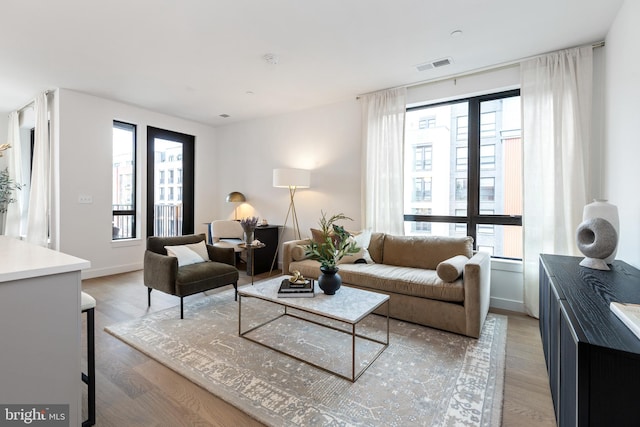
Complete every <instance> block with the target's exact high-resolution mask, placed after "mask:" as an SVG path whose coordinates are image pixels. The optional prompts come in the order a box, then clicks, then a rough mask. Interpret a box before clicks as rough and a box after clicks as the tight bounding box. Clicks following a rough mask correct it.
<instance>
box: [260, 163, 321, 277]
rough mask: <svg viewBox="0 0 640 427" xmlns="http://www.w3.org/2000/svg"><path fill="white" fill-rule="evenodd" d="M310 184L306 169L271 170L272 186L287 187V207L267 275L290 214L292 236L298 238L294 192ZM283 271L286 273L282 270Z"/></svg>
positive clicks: (309, 174) (276, 256)
mask: <svg viewBox="0 0 640 427" xmlns="http://www.w3.org/2000/svg"><path fill="white" fill-rule="evenodd" d="M310 184H311V172H310V171H308V170H306V169H274V170H273V186H274V187H277V188H288V189H289V209H288V210H287V216H286V217H285V219H284V225H283V228H282V233H280V235H279V237H278V248H277V249H278V250H276V253H275V255H274V257H273V261H272V262H271V270H269V276H271V272H272V271H273V267H274V265H275V262H276V259H277V258H278V252H280V251H279V249H280V244H281V243H282V236H283V235H284V232H285V230H286V227H287V221H289V217H290V216H291V222H292V227H293V236H294V238H296V239H298V240H300V239H301V237H300V225H299V224H298V215H297V214H296V205H295V203H294V200H293V199H294V196H295V194H296V190H297V189H298V188H309V187H310ZM283 273H286V272H284V271H283Z"/></svg>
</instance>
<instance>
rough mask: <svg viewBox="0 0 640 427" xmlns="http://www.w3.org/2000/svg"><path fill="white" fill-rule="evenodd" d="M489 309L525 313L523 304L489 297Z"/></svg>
mask: <svg viewBox="0 0 640 427" xmlns="http://www.w3.org/2000/svg"><path fill="white" fill-rule="evenodd" d="M489 307H492V308H499V309H502V310H509V311H515V312H518V313H526V310H525V308H524V302H522V301H516V300H510V299H505V298H494V297H491V302H489Z"/></svg>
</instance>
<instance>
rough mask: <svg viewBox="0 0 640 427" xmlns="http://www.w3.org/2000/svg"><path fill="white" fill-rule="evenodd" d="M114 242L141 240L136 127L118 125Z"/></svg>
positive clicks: (115, 127)
mask: <svg viewBox="0 0 640 427" xmlns="http://www.w3.org/2000/svg"><path fill="white" fill-rule="evenodd" d="M112 154H113V155H112V164H113V167H112V185H111V189H112V202H111V204H112V222H111V228H112V235H111V238H112V239H113V240H119V239H132V238H135V237H136V236H137V231H136V228H137V225H136V224H137V212H136V194H137V192H136V185H137V180H136V125H133V124H129V123H124V122H119V121H114V122H113V141H112Z"/></svg>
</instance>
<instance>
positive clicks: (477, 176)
mask: <svg viewBox="0 0 640 427" xmlns="http://www.w3.org/2000/svg"><path fill="white" fill-rule="evenodd" d="M431 116H434V117H435V121H436V122H437V123H451V126H450V130H446V129H447V128H446V127H444V126H443V127H442V128H439V131H438V132H434V133H433V134H430V136H429V138H430V144H431V145H432V146H433V147H437V153H440V152H441V150H444V151H442V152H444V153H446V152H447V151H446V150H448V153H450V154H449V159H450V160H449V161H448V162H447V160H444V162H443V163H440V157H438V167H437V168H433V170H432V171H430V172H429V174H430V175H431V176H430V177H429V178H430V180H431V181H430V185H429V194H431V192H435V194H437V198H434V201H433V204H432V206H431V207H432V209H433V212H432V213H429V214H427V213H424V212H419V213H418V212H417V211H416V210H415V209H416V208H419V207H420V205H419V203H420V200H419V199H418V198H417V197H416V196H417V194H418V190H419V188H420V183H419V180H418V178H419V177H420V176H419V172H416V167H415V166H416V163H412V162H411V161H412V160H414V159H411V158H410V157H409V155H408V153H413V149H414V147H416V146H418V145H421V141H424V133H420V132H419V131H417V128H418V121H419V120H420V119H423V118H424V117H431ZM520 118H521V113H520V91H519V90H512V91H507V92H500V93H495V94H488V95H481V96H475V97H469V98H465V99H460V100H455V101H447V102H441V103H436V104H431V105H424V106H419V107H409V108H407V114H406V116H405V122H406V125H405V126H406V127H405V142H404V144H405V159H406V160H405V164H406V165H407V167H406V168H405V171H404V177H405V179H404V182H405V186H412V187H411V188H405V199H404V206H405V214H404V221H405V234H408V235H410V234H411V233H413V232H417V230H419V226H418V225H417V224H418V223H420V222H424V223H429V224H430V227H431V228H430V229H431V234H432V235H450V236H455V235H460V234H468V235H469V236H471V237H472V238H473V241H474V246H475V248H476V249H482V250H484V251H486V252H489V253H490V254H491V255H492V256H494V257H501V258H510V259H521V258H522V138H521V133H522V132H521V123H520ZM440 129H441V130H442V131H440ZM436 155H437V156H439V154H436ZM425 185H426V184H425ZM413 224H416V225H413Z"/></svg>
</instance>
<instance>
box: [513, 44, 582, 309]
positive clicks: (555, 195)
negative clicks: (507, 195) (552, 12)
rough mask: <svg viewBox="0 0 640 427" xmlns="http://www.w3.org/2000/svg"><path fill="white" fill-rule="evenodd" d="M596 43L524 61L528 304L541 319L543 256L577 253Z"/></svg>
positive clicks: (525, 281)
mask: <svg viewBox="0 0 640 427" xmlns="http://www.w3.org/2000/svg"><path fill="white" fill-rule="evenodd" d="M592 63H593V54H592V47H591V46H589V47H581V48H575V49H570V50H564V51H560V52H555V53H552V54H549V55H545V56H542V57H537V58H534V59H531V60H528V61H524V62H523V63H522V64H521V97H522V117H523V135H524V219H523V221H524V224H523V225H524V303H525V307H526V309H527V311H528V312H529V314H530V315H532V316H534V317H538V268H539V266H538V258H539V255H540V254H541V253H554V254H563V255H579V252H578V249H577V247H576V243H575V232H576V229H577V227H578V225H579V224H580V222H581V220H582V209H583V207H584V205H585V204H586V203H587V194H588V189H589V182H588V180H589V177H588V176H587V173H586V170H587V167H588V164H589V162H588V146H589V141H590V122H591V98H592V80H593V77H592V74H593V65H592Z"/></svg>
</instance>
